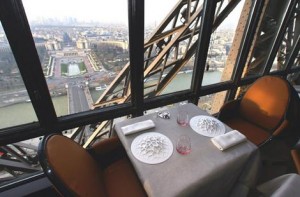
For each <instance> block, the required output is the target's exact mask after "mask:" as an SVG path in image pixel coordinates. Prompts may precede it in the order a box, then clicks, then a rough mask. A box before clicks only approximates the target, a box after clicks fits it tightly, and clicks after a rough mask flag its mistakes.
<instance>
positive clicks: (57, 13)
mask: <svg viewBox="0 0 300 197" xmlns="http://www.w3.org/2000/svg"><path fill="white" fill-rule="evenodd" d="M178 1H179V0H145V25H146V26H147V25H154V24H156V25H158V24H159V23H160V22H161V21H162V20H163V19H164V18H165V17H166V16H167V14H168V13H169V12H170V10H171V9H172V8H173V7H174V6H175V5H176V4H177V2H178ZM127 2H128V0H81V1H78V0H23V5H24V8H25V12H26V15H27V17H28V19H29V21H37V20H42V19H46V18H52V19H55V18H56V19H58V20H64V19H66V18H70V17H72V18H76V19H77V21H78V22H92V21H93V22H101V23H108V24H110V23H118V24H127V21H128V14H127V9H128V8H127ZM226 4H227V1H225V4H224V5H226ZM242 5H243V1H242V2H241V3H239V5H238V7H237V8H236V9H235V10H234V11H233V12H232V13H231V14H230V15H229V17H228V19H227V20H226V21H225V23H224V24H223V25H222V26H233V24H234V23H235V24H236V23H237V18H238V17H237V15H239V13H240V12H241V9H242Z"/></svg>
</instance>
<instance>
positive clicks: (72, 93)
mask: <svg viewBox="0 0 300 197" xmlns="http://www.w3.org/2000/svg"><path fill="white" fill-rule="evenodd" d="M68 99H69V114H74V113H78V112H82V111H87V110H89V103H88V101H87V98H86V95H85V93H84V88H83V86H81V85H72V86H69V91H68Z"/></svg>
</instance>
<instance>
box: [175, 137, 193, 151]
mask: <svg viewBox="0 0 300 197" xmlns="http://www.w3.org/2000/svg"><path fill="white" fill-rule="evenodd" d="M176 150H177V152H178V153H180V154H182V155H187V154H189V153H190V152H191V151H192V146H191V140H190V138H189V136H187V135H181V136H180V137H179V139H178V141H177V144H176Z"/></svg>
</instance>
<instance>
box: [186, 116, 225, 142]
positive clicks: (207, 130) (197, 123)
mask: <svg viewBox="0 0 300 197" xmlns="http://www.w3.org/2000/svg"><path fill="white" fill-rule="evenodd" d="M190 127H191V128H192V129H193V130H194V131H196V132H197V133H199V134H201V135H204V136H207V137H215V136H218V135H221V134H224V133H225V126H224V124H223V123H222V122H221V121H220V120H218V119H216V118H214V117H212V116H203V115H201V116H195V117H193V118H192V119H191V120H190Z"/></svg>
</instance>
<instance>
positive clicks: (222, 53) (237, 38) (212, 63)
mask: <svg viewBox="0 0 300 197" xmlns="http://www.w3.org/2000/svg"><path fill="white" fill-rule="evenodd" d="M244 3H245V0H243V1H241V2H240V3H239V4H238V5H237V6H236V7H235V8H234V10H233V11H232V12H230V14H229V15H228V16H227V17H226V19H225V20H224V21H223V22H222V23H221V24H220V25H219V26H218V28H217V29H216V30H215V31H214V32H213V33H212V35H211V38H210V45H209V49H208V54H207V61H206V68H205V72H204V82H203V85H211V84H215V83H219V82H223V81H228V80H230V79H231V77H232V73H233V70H234V66H235V61H236V59H237V58H236V57H237V54H239V53H238V51H239V48H240V43H241V39H242V35H243V30H242V29H241V30H237V26H238V22H239V20H240V22H239V23H246V21H247V17H243V18H241V19H240V16H241V12H242V9H244V14H245V12H249V10H250V7H251V4H246V5H245V7H244V8H243V6H244ZM217 5H218V7H217V9H216V14H215V15H216V17H218V16H219V14H220V13H221V12H222V11H224V9H225V8H226V7H227V6H229V5H228V2H227V3H226V1H225V2H224V3H223V4H221V2H220V3H218V4H217ZM238 19H239V20H238ZM240 26H241V25H240ZM240 28H241V27H240ZM205 82H206V83H205Z"/></svg>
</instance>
